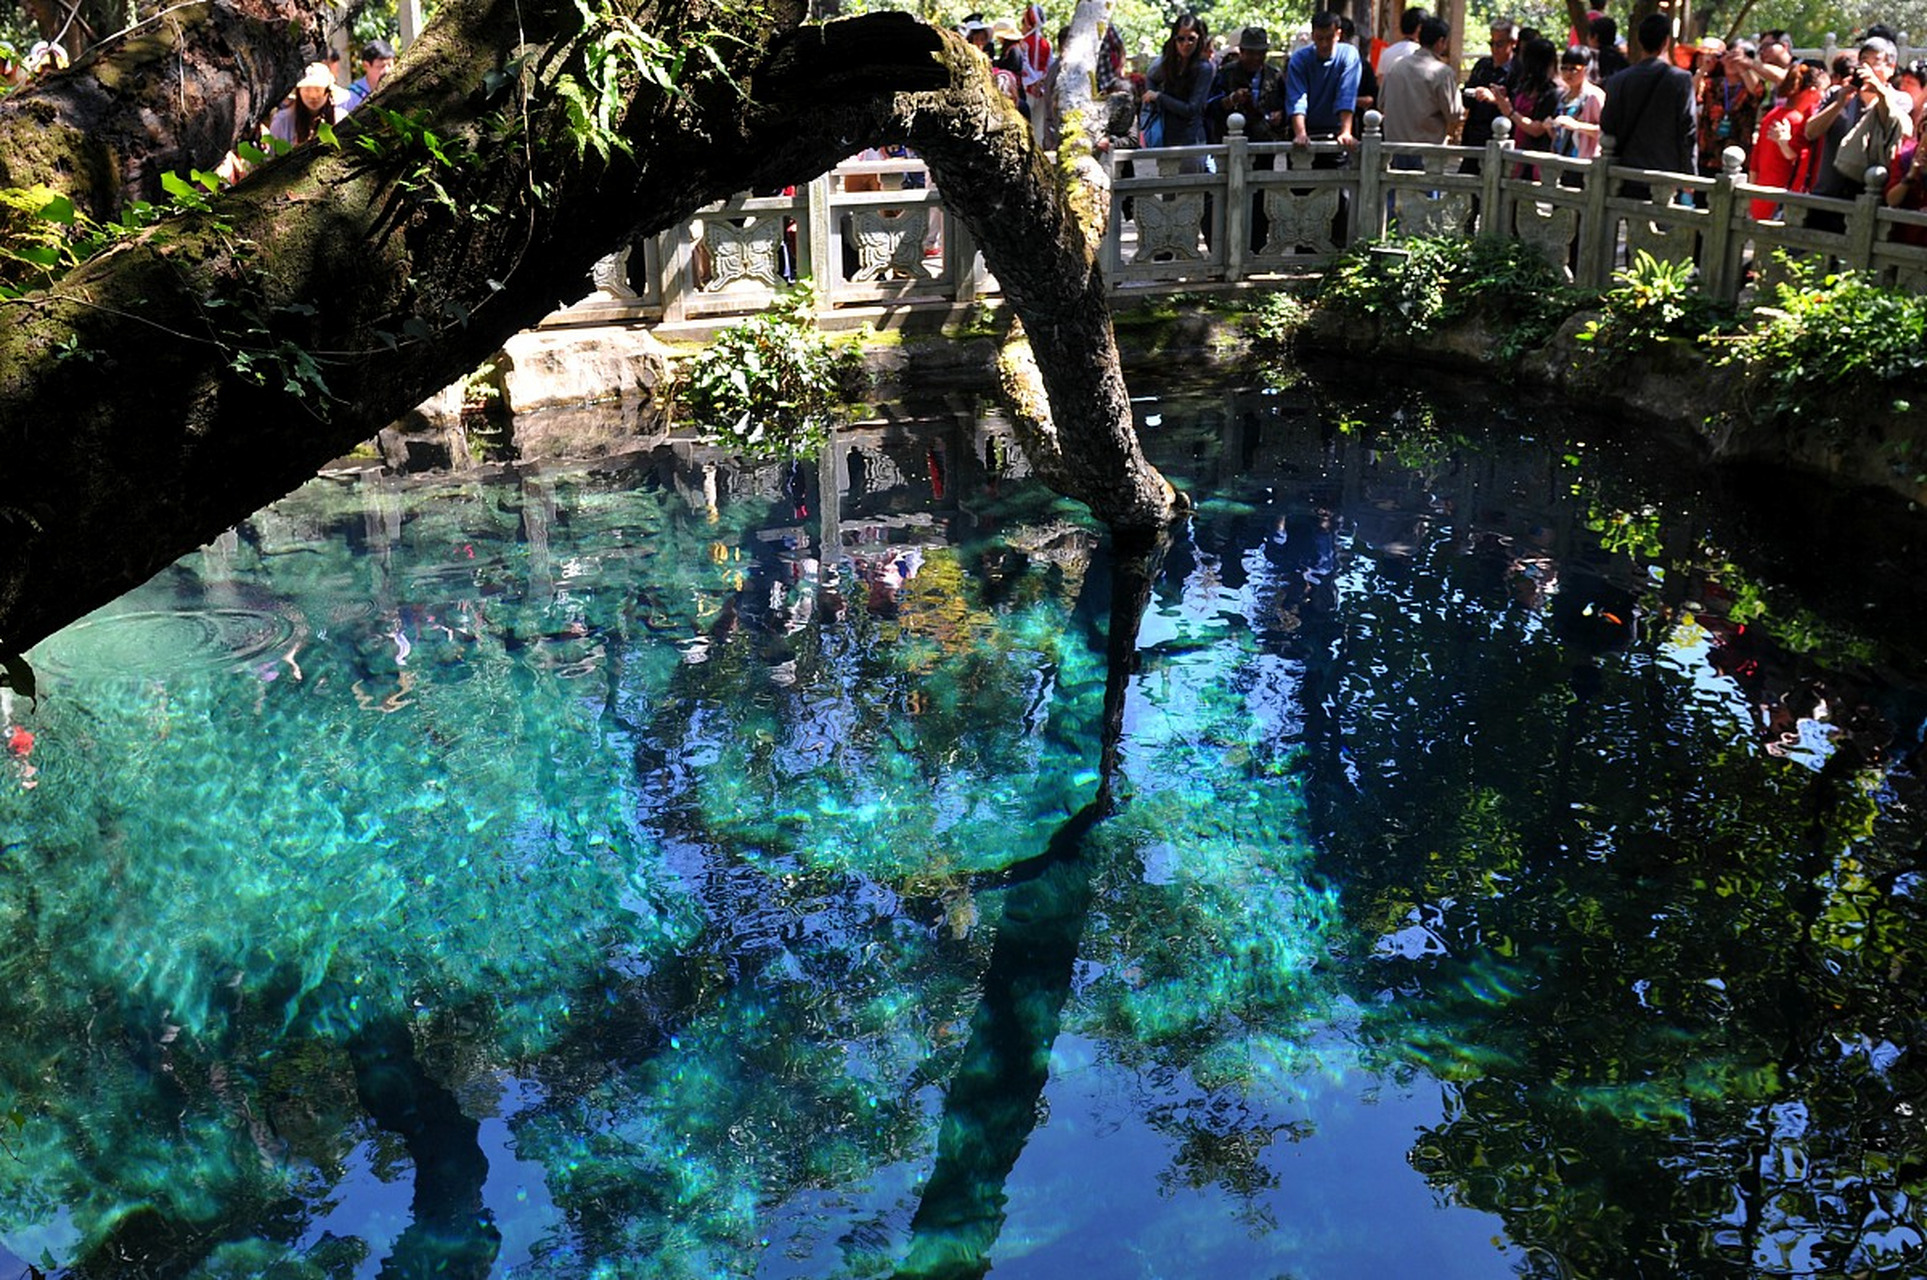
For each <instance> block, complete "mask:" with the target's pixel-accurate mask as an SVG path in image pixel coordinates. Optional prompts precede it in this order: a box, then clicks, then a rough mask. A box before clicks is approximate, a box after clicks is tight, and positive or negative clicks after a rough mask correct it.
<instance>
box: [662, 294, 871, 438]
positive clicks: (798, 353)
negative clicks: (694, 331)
mask: <svg viewBox="0 0 1927 1280" xmlns="http://www.w3.org/2000/svg"><path fill="white" fill-rule="evenodd" d="M815 298H816V294H815V290H813V289H812V288H810V286H808V285H807V284H804V285H799V286H797V287H796V288H795V289H792V290H790V292H789V293H787V294H785V295H784V296H783V297H782V298H781V299H779V300H778V301H777V302H776V303H775V305H773V306H772V307H771V308H770V309H769V310H768V311H766V312H765V313H763V314H762V315H760V316H754V317H752V318H750V319H748V320H745V321H743V322H742V323H741V324H737V325H732V326H731V327H729V328H728V329H725V330H723V331H722V332H721V333H720V334H718V335H716V340H715V341H714V342H712V343H711V344H710V345H709V346H708V347H707V348H706V349H705V350H704V351H703V352H702V353H701V354H700V355H698V356H696V357H695V358H694V359H692V360H691V361H690V363H689V365H688V367H687V369H686V370H685V372H684V374H683V381H682V385H681V388H680V393H679V398H680V399H681V400H682V403H683V405H684V407H686V408H687V409H688V410H689V413H690V416H691V417H692V418H693V419H694V421H695V422H696V424H697V425H698V426H699V427H701V428H703V430H705V431H706V432H708V433H709V436H710V438H711V439H712V440H714V441H715V442H716V443H717V444H719V445H722V446H723V447H725V448H728V449H730V450H733V451H734V452H736V453H739V454H742V455H743V456H745V457H751V458H793V457H799V456H802V455H804V454H808V453H811V452H814V451H815V450H816V449H818V448H820V447H821V446H822V444H823V442H824V440H825V439H827V438H828V433H829V418H830V410H831V409H832V407H833V406H835V405H836V403H837V402H838V401H839V400H841V399H843V398H845V391H846V389H847V388H848V387H849V385H850V383H851V381H852V375H853V372H854V370H855V368H856V360H857V350H856V347H855V346H854V345H853V344H847V343H845V344H837V343H832V342H831V341H830V340H829V339H828V338H826V337H825V336H824V335H823V333H822V331H821V330H819V329H818V328H817V327H816V322H815V319H814V311H815Z"/></svg>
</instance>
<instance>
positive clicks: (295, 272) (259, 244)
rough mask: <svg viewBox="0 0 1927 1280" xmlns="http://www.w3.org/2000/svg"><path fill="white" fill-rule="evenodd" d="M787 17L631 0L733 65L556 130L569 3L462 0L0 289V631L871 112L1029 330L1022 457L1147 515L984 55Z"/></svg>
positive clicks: (160, 547)
mask: <svg viewBox="0 0 1927 1280" xmlns="http://www.w3.org/2000/svg"><path fill="white" fill-rule="evenodd" d="M801 17H802V12H801V7H800V5H797V4H795V3H794V2H793V0H789V7H788V8H787V9H786V10H785V11H782V12H778V13H776V14H774V15H771V14H770V13H769V11H768V10H762V11H759V12H757V13H756V14H755V15H753V17H752V16H745V14H744V12H743V11H742V10H741V8H740V7H734V6H718V7H715V8H713V9H712V8H710V7H708V6H707V5H705V4H704V3H703V2H702V0H695V2H694V3H690V4H684V5H679V6H677V7H676V8H675V9H674V10H673V11H671V10H666V9H658V8H657V7H656V6H655V4H654V2H653V0H651V2H650V3H645V4H641V5H634V6H632V7H627V8H622V9H619V10H618V11H617V17H616V21H617V22H618V23H620V22H622V21H625V20H627V21H632V22H633V23H635V24H636V27H637V28H639V29H640V30H644V31H654V32H659V33H669V32H674V31H681V32H708V33H710V34H709V35H708V37H707V39H708V41H709V46H708V47H709V48H710V49H711V50H713V51H714V52H715V53H716V54H717V55H718V62H719V63H720V69H718V70H715V71H713V72H708V73H705V72H702V71H698V72H696V73H694V74H688V75H685V76H684V78H683V79H682V81H681V82H680V84H679V85H678V86H677V87H676V89H675V90H674V91H673V92H672V91H665V90H663V89H662V88H660V87H659V86H657V85H656V84H653V83H649V82H647V81H645V80H643V79H642V78H641V77H635V78H634V79H633V82H632V83H628V84H625V85H624V86H623V92H624V95H625V96H624V98H623V99H622V100H621V101H620V102H619V103H615V104H612V105H613V107H614V109H613V110H612V111H611V114H610V122H611V125H612V127H613V130H614V134H615V136H616V137H618V138H619V139H620V140H621V143H622V146H621V147H617V148H616V149H613V150H610V151H608V152H607V153H606V154H604V153H602V152H599V151H598V150H597V149H596V148H595V147H594V146H587V147H583V146H579V145H578V141H577V139H578V137H579V136H580V129H579V128H577V129H573V130H572V128H571V115H570V106H571V104H570V97H569V94H568V93H567V92H565V89H566V84H565V82H564V80H563V77H565V76H567V77H572V78H573V80H574V82H575V84H576V85H577V86H581V85H585V84H588V83H589V82H590V80H591V72H592V67H593V65H594V56H593V54H594V41H595V38H596V36H597V34H598V32H596V31H585V30H584V28H583V24H582V21H581V19H580V17H579V15H578V11H577V9H576V7H575V5H574V4H573V3H572V0H455V3H453V4H451V5H450V6H449V7H448V8H447V9H445V11H444V13H443V15H442V17H441V18H440V19H439V20H438V21H437V23H436V24H435V25H433V26H432V27H431V28H430V30H429V31H428V32H427V33H426V34H425V35H424V37H423V39H422V40H421V41H420V42H418V43H417V45H416V46H415V47H414V48H413V49H411V50H410V51H409V55H408V57H407V58H406V59H405V60H404V64H403V68H402V70H401V72H400V73H398V74H396V75H395V76H394V77H393V80H392V82H390V83H385V84H384V86H383V90H382V93H381V94H380V95H378V96H377V98H376V99H374V102H373V103H372V104H371V107H364V108H363V109H362V110H361V111H360V112H358V113H357V114H356V116H355V117H353V118H352V119H351V120H350V121H349V122H347V123H346V124H344V125H343V126H341V127H340V131H339V132H340V138H341V142H342V146H341V148H340V149H339V150H329V149H325V148H320V147H310V148H304V149H302V150H301V151H298V152H297V153H295V154H293V155H290V156H287V157H284V158H282V159H280V160H278V161H275V162H274V163H272V164H269V165H266V166H264V167H263V168H262V169H261V170H260V171H258V172H257V174H256V175H255V176H254V177H253V178H251V179H250V180H249V181H248V182H246V183H244V184H243V185H242V186H240V187H238V188H236V189H234V190H233V191H231V192H227V193H224V194H223V195H222V196H220V197H219V198H218V199H217V200H216V201H215V202H214V208H213V209H211V210H210V211H209V212H207V213H205V214H200V215H187V216H182V217H178V218H173V219H169V220H168V221H166V222H164V223H162V224H160V225H158V226H156V227H153V228H150V229H149V230H147V231H145V232H143V233H141V234H140V235H138V236H136V237H134V238H132V239H129V240H127V241H124V242H121V243H119V244H117V245H115V246H114V247H113V248H112V249H111V250H110V251H108V252H106V253H104V254H102V255H99V256H98V257H96V258H95V259H93V260H92V261H90V262H87V263H85V264H83V265H82V266H80V267H79V268H77V269H76V270H74V271H73V272H71V273H69V274H68V275H67V276H65V277H64V278H62V279H60V280H59V281H58V282H56V284H55V285H54V287H52V288H50V289H48V290H46V291H45V292H43V293H39V294H34V295H30V296H28V297H25V298H21V299H15V300H9V301H7V302H5V303H3V304H0V315H6V317H7V318H6V322H5V323H3V324H0V457H5V458H7V459H8V460H9V463H10V465H9V468H8V475H9V477H10V478H11V479H13V481H14V482H13V483H12V484H11V485H8V486H5V487H4V488H0V653H4V652H7V651H14V652H19V651H23V650H24V649H25V648H27V647H28V646H29V645H31V644H32V643H34V642H35V641H37V640H39V639H41V638H43V637H44V636H46V635H48V634H49V633H51V632H52V631H53V630H55V629H56V628H58V627H59V626H61V625H63V624H64V623H66V622H68V621H71V620H72V619H74V618H76V617H78V616H80V615H81V614H83V613H85V612H86V611H87V610H89V609H91V608H94V607H96V606H98V605H100V604H103V603H105V602H107V601H108V600H110V599H112V598H113V597H114V596H116V595H118V594H120V593H121V592H123V591H125V590H127V589H128V588H130V587H132V586H134V585H136V584H138V583H139V582H141V581H143V580H144V579H145V578H147V577H148V576H150V575H152V574H153V573H155V572H156V571H158V570H159V569H161V568H163V567H165V566H166V565H167V564H168V563H170V562H171V561H172V560H173V559H174V558H176V557H177V556H179V555H181V554H184V553H185V552H187V551H189V550H192V549H193V548H194V547H196V546H198V545H200V544H201V543H203V542H205V541H206V540H208V539H209V538H211V537H213V536H215V535H217V534H218V533H220V532H221V531H222V530H223V529H225V528H228V527H230V526H231V525H233V524H234V523H235V522H236V521H238V520H240V519H242V518H244V517H245V516H246V515H248V514H249V513H251V512H252V511H254V510H256V509H258V508H259V507H261V506H262V505H264V504H266V503H267V502H270V501H272V500H273V499H275V498H277V497H279V496H281V495H282V494H284V493H287V492H288V491H290V490H291V489H293V488H294V487H296V486H297V485H299V484H300V483H301V482H302V481H303V480H305V479H306V478H307V477H308V476H310V475H312V474H313V473H314V471H315V470H316V468H317V467H319V466H320V465H321V464H323V463H325V462H326V461H328V460H329V459H330V458H333V457H336V456H339V455H340V454H341V453H342V452H345V451H346V450H347V449H349V448H351V447H352V446H353V445H355V444H356V443H358V442H360V441H362V440H365V439H367V438H369V437H370V436H372V435H373V434H374V433H375V432H376V431H377V430H378V429H379V428H381V427H382V426H384V425H386V424H387V423H388V422H390V421H392V420H393V419H394V418H395V417H397V416H398V415H399V414H400V413H402V412H404V411H405V410H406V409H408V408H409V407H411V406H413V405H415V404H418V403H420V402H421V401H422V400H423V399H425V398H426V397H427V396H429V395H430V394H432V393H433V392H435V391H438V390H440V389H441V388H442V387H444V386H446V385H448V384H449V383H451V382H453V381H455V380H456V379H458V378H460V377H462V376H463V375H464V374H466V373H467V372H468V371H470V370H471V369H473V368H474V367H475V366H476V365H477V364H479V363H480V362H481V361H482V360H484V359H485V358H487V357H488V356H489V355H490V354H492V353H493V352H494V351H496V350H497V349H499V348H500V346H501V345H502V343H503V342H504V341H505V340H506V339H507V338H508V337H509V336H510V335H511V334H513V333H515V332H516V331H517V330H519V329H521V328H524V327H526V326H527V325H528V324H530V323H533V322H534V321H535V320H537V319H539V318H540V317H541V316H543V315H545V314H547V313H548V312H549V311H551V310H553V309H554V308H555V307H556V305H557V304H558V303H561V302H565V301H570V300H572V299H571V298H570V297H569V296H568V293H569V291H570V288H571V286H572V285H573V284H575V283H576V282H579V281H581V280H582V279H584V278H585V277H586V275H587V272H588V270H589V268H590V267H591V266H592V265H593V263H594V262H595V261H596V260H597V259H598V258H600V257H602V256H604V255H605V254H607V253H608V252H610V251H611V250H613V249H614V248H616V247H618V246H619V245H620V244H622V243H624V242H626V241H627V240H629V239H631V238H633V237H635V236H639V235H645V234H650V233H654V232H656V231H659V230H662V229H664V228H666V227H669V226H672V225H675V224H677V223H679V222H681V221H683V220H686V219H687V218H688V217H689V216H690V215H691V214H692V213H693V212H694V211H695V210H696V209H697V208H699V207H700V206H701V205H703V204H705V203H708V202H709V201H712V200H715V199H719V198H722V197H724V196H727V195H730V194H732V193H734V192H736V191H740V190H744V189H749V188H758V189H760V188H767V187H770V186H776V185H783V184H787V183H791V182H801V181H805V180H807V179H808V178H810V177H813V176H814V175H816V174H818V173H821V172H823V171H824V170H826V169H828V168H830V167H831V166H833V165H834V164H835V163H836V162H837V161H838V160H840V159H842V158H843V157H845V156H847V155H849V154H851V153H853V152H854V151H856V150H858V149H860V148H862V147H865V146H869V145H875V144H877V143H881V142H887V141H898V140H901V141H905V142H908V143H910V144H911V145H913V146H916V147H918V148H919V149H920V150H922V151H923V152H924V154H925V155H926V156H927V157H928V158H929V159H930V162H931V164H932V167H933V170H934V171H935V172H936V175H937V178H938V181H939V182H940V183H941V184H942V185H943V187H944V190H945V192H946V197H947V198H948V199H950V200H952V201H953V202H954V203H953V208H955V209H956V210H957V212H958V214H959V216H960V217H962V218H963V219H964V221H965V222H966V223H967V224H968V225H970V227H971V229H972V231H973V232H975V233H976V234H977V235H978V236H979V238H980V241H981V243H983V245H984V247H985V253H986V257H987V258H988V259H989V261H990V264H991V266H992V269H993V270H995V271H996V273H997V275H998V278H999V279H1000V280H1001V281H1002V282H1003V284H1004V287H1005V290H1006V293H1007V294H1008V296H1009V298H1010V300H1011V303H1012V306H1013V308H1014V310H1015V311H1016V312H1017V313H1018V315H1019V316H1021V317H1022V319H1023V321H1024V324H1025V327H1026V329H1027V330H1028V331H1029V332H1030V333H1031V334H1032V340H1033V342H1034V343H1035V344H1036V346H1037V348H1038V352H1039V356H1040V361H1041V363H1042V364H1043V366H1044V369H1045V379H1046V384H1047V385H1048V386H1049V388H1050V393H1051V397H1052V399H1053V401H1054V402H1055V403H1057V404H1058V405H1059V407H1060V409H1061V410H1062V411H1063V412H1061V413H1060V415H1059V418H1058V432H1059V435H1060V439H1061V446H1060V455H1061V459H1062V461H1061V462H1060V463H1058V464H1056V465H1055V468H1054V470H1053V469H1051V468H1050V466H1048V465H1046V464H1040V469H1045V470H1046V474H1048V475H1050V476H1051V477H1052V478H1053V479H1054V480H1055V481H1057V482H1058V483H1060V484H1061V485H1062V486H1063V487H1064V488H1065V491H1066V492H1069V493H1071V494H1072V495H1073V496H1076V497H1079V498H1081V499H1083V500H1084V501H1086V502H1088V503H1090V504H1091V506H1092V507H1093V509H1094V510H1095V511H1096V512H1097V514H1099V515H1100V516H1102V517H1103V518H1105V519H1107V520H1110V521H1112V522H1113V523H1116V524H1123V525H1131V526H1135V527H1142V526H1148V525H1152V524H1156V523H1160V522H1162V521H1163V520H1164V519H1165V518H1166V517H1168V515H1169V513H1170V511H1171V499H1170V489H1169V486H1168V485H1166V484H1165V483H1164V481H1163V480H1162V478H1161V477H1158V476H1157V474H1156V472H1155V471H1154V470H1152V469H1151V468H1150V467H1149V466H1148V464H1145V463H1144V461H1143V459H1142V456H1141V455H1139V454H1137V451H1136V444H1135V438H1134V437H1133V436H1132V435H1131V433H1130V420H1129V414H1128V402H1127V401H1126V399H1125V397H1124V394H1123V383H1122V379H1121V377H1120V376H1119V375H1118V373H1117V369H1116V351H1115V347H1114V345H1113V343H1112V341H1111V336H1110V330H1109V323H1108V311H1107V309H1106V307H1105V305H1104V297H1103V292H1102V287H1101V281H1100V280H1099V279H1098V275H1097V271H1096V269H1095V266H1094V265H1093V264H1094V255H1093V254H1092V252H1091V246H1090V245H1088V244H1086V243H1085V242H1084V240H1083V237H1082V235H1081V233H1080V232H1078V230H1077V227H1076V220H1075V218H1074V217H1072V216H1071V213H1070V207H1069V204H1068V202H1067V201H1066V199H1065V198H1064V196H1063V194H1062V192H1061V191H1060V190H1059V188H1058V184H1056V183H1055V182H1054V181H1053V180H1052V174H1051V172H1050V170H1049V168H1048V166H1047V163H1046V162H1045V160H1044V158H1043V157H1042V155H1041V153H1038V152H1037V151H1036V150H1035V149H1034V148H1033V147H1031V146H1030V143H1029V139H1028V137H1027V136H1026V135H1025V134H1024V132H1023V131H1022V124H1021V121H1020V120H1019V119H1018V118H1017V117H1016V115H1015V113H1014V112H1013V111H1011V110H1010V109H1009V108H1007V107H1004V106H1002V105H1001V102H1000V100H999V99H998V98H997V95H996V94H995V93H994V91H993V90H992V88H991V85H990V82H989V80H988V77H987V76H986V74H985V72H984V69H983V67H982V65H981V64H980V62H979V61H978V59H977V55H976V54H975V53H974V52H972V51H970V50H969V49H968V48H967V47H966V46H964V45H963V44H962V42H961V41H959V40H957V39H956V38H955V37H954V36H950V35H948V34H946V33H942V32H938V31H937V30H935V29H934V28H931V27H928V26H926V25H923V24H921V23H919V22H916V21H915V20H914V19H911V18H909V17H907V16H906V15H902V14H892V13H886V14H876V15H871V16H869V17H865V18H859V19H853V20H850V21H848V22H839V23H832V24H829V25H828V26H823V27H801V26H799V23H800V20H801ZM751 21H762V22H770V21H774V23H775V24H776V32H775V34H774V36H773V37H772V35H771V33H770V31H769V30H768V29H767V28H765V29H761V30H757V29H753V28H750V27H749V26H748V25H747V24H748V23H749V22H751ZM605 30H606V29H605ZM689 63H690V65H691V66H697V67H701V66H703V65H705V64H704V63H703V62H702V60H701V59H699V58H698V56H697V55H696V54H695V53H692V54H691V55H690V60H689ZM374 106H378V107H381V108H385V109H386V111H387V112H392V113H394V114H392V115H387V114H384V113H383V112H380V111H376V110H373V109H371V108H372V107H374ZM424 128H426V129H429V130H432V135H431V134H429V133H426V132H424ZM625 147H626V150H625V149H624V148H625ZM1073 459H1074V460H1075V461H1074V462H1073V461H1071V460H1073ZM28 474H30V475H31V476H32V483H31V484H23V483H21V482H20V479H19V478H20V477H22V476H24V475H28Z"/></svg>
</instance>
